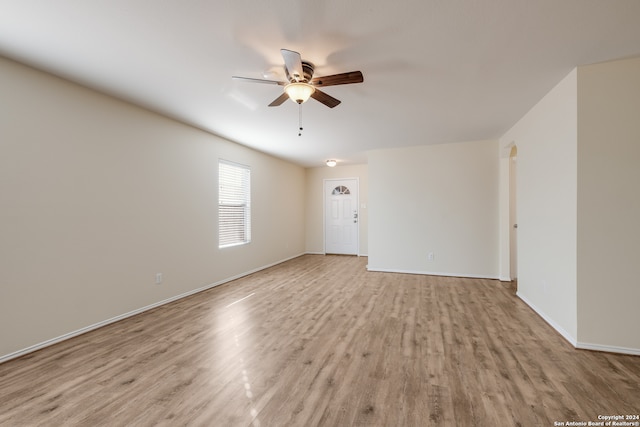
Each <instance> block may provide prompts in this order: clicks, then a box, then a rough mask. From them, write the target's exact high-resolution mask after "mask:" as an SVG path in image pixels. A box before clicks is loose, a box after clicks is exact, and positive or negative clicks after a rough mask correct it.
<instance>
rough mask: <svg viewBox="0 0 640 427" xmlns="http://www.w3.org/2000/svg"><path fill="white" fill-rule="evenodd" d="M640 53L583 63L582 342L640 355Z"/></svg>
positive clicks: (580, 154) (580, 183)
mask: <svg viewBox="0 0 640 427" xmlns="http://www.w3.org/2000/svg"><path fill="white" fill-rule="evenodd" d="M639 118H640V58H634V59H628V60H622V61H613V62H607V63H603V64H595V65H589V66H585V67H579V68H578V242H577V250H578V284H579V286H578V341H579V345H580V346H581V347H585V348H594V349H601V348H602V347H603V346H604V347H606V348H607V349H614V350H616V349H618V350H620V349H622V350H623V351H624V350H628V349H635V353H636V354H640V332H639V330H640V320H639V317H638V314H639V313H640V311H639V309H638V304H639V303H640V279H639V278H638V277H639V275H638V268H637V265H638V264H637V263H638V260H640V225H639V221H640V120H639Z"/></svg>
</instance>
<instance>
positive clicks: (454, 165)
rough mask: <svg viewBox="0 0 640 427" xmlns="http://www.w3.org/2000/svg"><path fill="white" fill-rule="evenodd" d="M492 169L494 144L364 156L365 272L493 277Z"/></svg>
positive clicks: (495, 255)
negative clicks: (366, 201) (366, 191)
mask: <svg viewBox="0 0 640 427" xmlns="http://www.w3.org/2000/svg"><path fill="white" fill-rule="evenodd" d="M498 170H499V166H498V143H497V141H474V142H466V143H456V144H440V145H429V146H420V147H411V148H400V149H390V150H376V151H371V152H369V184H370V186H369V269H370V270H380V271H399V272H408V273H426V274H438V275H453V276H470V277H488V278H497V277H498V263H499V260H498V183H499V181H498ZM431 252H432V253H433V254H434V258H433V260H432V261H430V260H429V258H428V255H429V253H431Z"/></svg>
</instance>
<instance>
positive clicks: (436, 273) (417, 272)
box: [367, 265, 499, 280]
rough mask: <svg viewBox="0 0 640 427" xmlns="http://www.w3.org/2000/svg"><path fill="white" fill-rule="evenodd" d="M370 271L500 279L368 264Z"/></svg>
mask: <svg viewBox="0 0 640 427" xmlns="http://www.w3.org/2000/svg"><path fill="white" fill-rule="evenodd" d="M367 270H368V271H377V272H380V273H400V274H418V275H422V276H443V277H463V278H465V279H491V280H499V279H498V277H497V276H486V275H481V274H459V273H442V272H436V271H419V270H399V269H391V268H377V267H371V266H369V265H367Z"/></svg>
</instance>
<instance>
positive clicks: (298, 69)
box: [280, 49, 304, 81]
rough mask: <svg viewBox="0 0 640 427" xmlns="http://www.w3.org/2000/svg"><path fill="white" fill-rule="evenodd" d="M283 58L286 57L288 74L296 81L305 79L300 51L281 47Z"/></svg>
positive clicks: (285, 62)
mask: <svg viewBox="0 0 640 427" xmlns="http://www.w3.org/2000/svg"><path fill="white" fill-rule="evenodd" d="M280 53H282V58H283V59H284V65H285V67H286V68H287V74H289V76H290V77H291V78H293V79H295V80H296V81H300V80H302V79H304V74H303V72H302V58H301V57H300V54H299V53H298V52H294V51H292V50H288V49H280Z"/></svg>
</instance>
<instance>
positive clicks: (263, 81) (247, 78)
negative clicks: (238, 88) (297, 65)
mask: <svg viewBox="0 0 640 427" xmlns="http://www.w3.org/2000/svg"><path fill="white" fill-rule="evenodd" d="M231 78H232V79H234V80H243V81H246V82H251V83H265V84H269V85H280V86H284V85H286V84H287V82H279V81H277V80H265V79H253V78H251V77H239V76H232V77H231Z"/></svg>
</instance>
